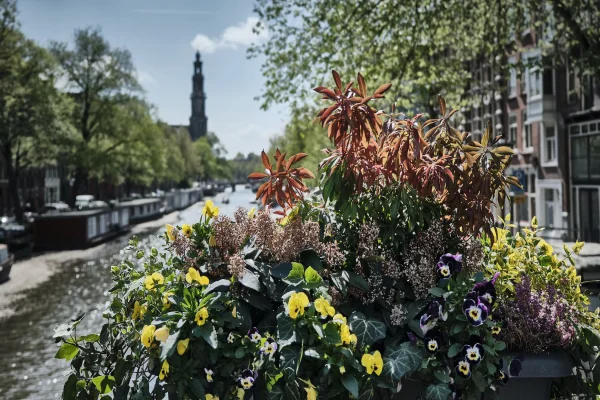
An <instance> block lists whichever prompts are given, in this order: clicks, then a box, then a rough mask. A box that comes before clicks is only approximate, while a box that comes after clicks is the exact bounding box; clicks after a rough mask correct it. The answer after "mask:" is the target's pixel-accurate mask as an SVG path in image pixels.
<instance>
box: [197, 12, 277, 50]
mask: <svg viewBox="0 0 600 400" xmlns="http://www.w3.org/2000/svg"><path fill="white" fill-rule="evenodd" d="M258 22H259V19H258V18H256V17H248V18H246V21H244V22H241V23H239V24H237V25H234V26H229V27H227V28H225V30H224V31H223V33H222V34H221V35H220V37H216V38H210V37H208V36H207V35H205V34H202V33H199V34H197V35H196V37H195V38H194V40H192V47H193V48H194V49H195V50H198V51H199V52H201V53H214V52H215V51H217V50H218V49H223V48H231V49H237V48H239V47H248V46H250V45H251V44H253V43H259V42H261V41H264V40H266V39H268V38H269V32H268V31H267V30H266V28H264V27H262V28H261V29H260V30H259V31H258V32H256V33H255V32H254V28H255V27H256V25H257V24H258Z"/></svg>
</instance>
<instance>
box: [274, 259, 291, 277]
mask: <svg viewBox="0 0 600 400" xmlns="http://www.w3.org/2000/svg"><path fill="white" fill-rule="evenodd" d="M291 271H292V263H289V262H283V263H280V264H278V265H276V266H275V267H273V268H271V276H272V277H273V278H278V279H284V278H286V277H287V276H288V275H289V274H290V272H291Z"/></svg>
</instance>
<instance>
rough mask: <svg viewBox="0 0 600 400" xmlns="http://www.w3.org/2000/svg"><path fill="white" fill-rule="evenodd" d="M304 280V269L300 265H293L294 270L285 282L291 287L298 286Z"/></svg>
mask: <svg viewBox="0 0 600 400" xmlns="http://www.w3.org/2000/svg"><path fill="white" fill-rule="evenodd" d="M303 278H304V267H303V266H302V264H300V263H295V262H294V263H292V270H291V271H290V273H289V274H288V276H286V277H285V279H284V280H283V281H284V282H285V283H289V284H290V285H297V284H298V283H300V282H301V281H302V279H303Z"/></svg>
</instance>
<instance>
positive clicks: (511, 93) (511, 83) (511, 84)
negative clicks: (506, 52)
mask: <svg viewBox="0 0 600 400" xmlns="http://www.w3.org/2000/svg"><path fill="white" fill-rule="evenodd" d="M515 63H516V59H515V58H514V57H511V58H509V59H508V64H509V65H511V67H510V77H509V80H508V97H517V91H518V90H519V88H518V87H517V70H516V68H515V66H514V64H515Z"/></svg>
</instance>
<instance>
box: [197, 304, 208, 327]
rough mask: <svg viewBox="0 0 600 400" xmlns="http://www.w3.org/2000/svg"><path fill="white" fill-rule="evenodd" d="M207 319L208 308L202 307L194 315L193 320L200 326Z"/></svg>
mask: <svg viewBox="0 0 600 400" xmlns="http://www.w3.org/2000/svg"><path fill="white" fill-rule="evenodd" d="M207 319H208V308H206V307H202V308H201V309H200V311H198V312H197V313H196V317H195V318H194V321H196V323H197V324H198V325H200V326H202V325H204V324H205V323H206V320H207Z"/></svg>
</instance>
